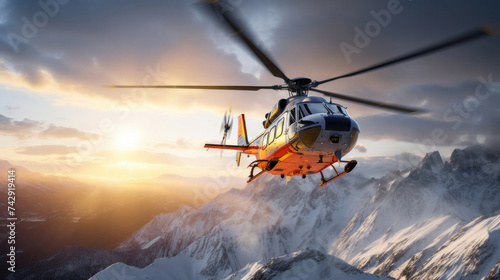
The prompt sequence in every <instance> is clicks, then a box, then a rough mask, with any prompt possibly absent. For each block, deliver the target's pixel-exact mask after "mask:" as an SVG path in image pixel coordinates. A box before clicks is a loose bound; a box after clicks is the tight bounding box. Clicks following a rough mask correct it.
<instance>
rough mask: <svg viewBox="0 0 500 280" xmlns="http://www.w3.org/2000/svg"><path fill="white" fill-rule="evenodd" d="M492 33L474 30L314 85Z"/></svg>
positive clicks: (484, 30)
mask: <svg viewBox="0 0 500 280" xmlns="http://www.w3.org/2000/svg"><path fill="white" fill-rule="evenodd" d="M494 33H495V32H494V31H493V30H491V29H489V28H481V29H476V30H474V31H472V32H469V33H466V34H463V35H461V36H458V37H455V38H453V39H451V40H448V41H445V42H442V43H439V44H436V45H433V46H430V47H427V48H424V49H421V50H419V51H416V52H412V53H409V54H407V55H403V56H400V57H397V58H395V59H392V60H389V61H386V62H382V63H379V64H375V65H373V66H370V67H366V68H363V69H360V70H358V71H354V72H351V73H348V74H344V75H341V76H337V77H334V78H330V79H327V80H323V81H319V82H316V85H321V84H324V83H328V82H331V81H334V80H338V79H341V78H347V77H352V76H356V75H359V74H363V73H366V72H369V71H373V70H376V69H379V68H383V67H386V66H389V65H392V64H396V63H399V62H402V61H405V60H409V59H412V58H415V57H417V56H421V55H426V54H429V53H432V52H435V51H439V50H442V49H445V48H448V47H452V46H455V45H458V44H461V43H465V42H467V41H470V40H473V39H477V38H479V37H482V36H486V35H494Z"/></svg>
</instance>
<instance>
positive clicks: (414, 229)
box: [95, 146, 500, 279]
mask: <svg viewBox="0 0 500 280" xmlns="http://www.w3.org/2000/svg"><path fill="white" fill-rule="evenodd" d="M499 155H500V153H494V152H491V150H488V149H487V148H485V147H482V146H477V147H472V148H468V149H465V150H456V151H455V152H454V153H453V154H452V156H451V158H450V162H447V163H443V160H442V158H441V155H440V154H439V153H438V152H434V153H430V154H427V155H426V157H425V158H424V159H423V160H422V162H421V163H420V164H419V165H418V166H417V167H415V168H414V169H413V170H404V171H394V172H391V173H389V174H387V175H386V176H384V177H382V178H381V179H366V178H361V177H359V178H357V177H356V175H355V174H349V175H346V176H343V177H342V178H339V179H338V180H335V181H334V182H332V183H331V184H329V185H327V186H325V187H322V188H320V187H318V185H317V184H318V182H317V179H318V178H316V177H315V176H308V177H307V178H306V179H302V178H292V180H291V181H290V182H288V183H287V184H286V183H285V180H283V179H281V178H279V177H277V176H267V175H263V176H262V177H260V178H259V179H257V180H255V181H254V182H252V183H250V184H248V185H247V186H246V187H245V188H244V189H233V190H230V191H229V192H226V193H223V194H220V195H219V196H217V197H216V198H215V199H214V200H213V201H211V202H209V203H208V204H206V205H204V206H202V207H200V208H198V209H195V208H183V209H180V210H179V211H176V212H173V213H169V214H162V215H159V216H157V217H156V218H154V219H153V220H152V221H151V222H150V223H148V224H146V225H145V226H144V227H143V228H142V229H141V230H139V231H137V232H136V233H135V234H134V235H132V236H131V237H130V238H129V239H128V240H127V241H126V242H125V243H123V244H122V245H121V246H120V248H122V249H129V250H140V251H141V252H143V253H144V254H148V255H154V256H156V257H157V258H158V259H157V260H156V261H155V262H154V263H153V264H151V265H150V266H148V267H145V268H143V269H140V270H139V269H131V268H129V267H125V270H127V271H130V273H132V274H131V275H133V276H134V277H137V278H136V279H142V278H144V277H146V276H147V277H154V275H157V274H155V273H159V272H161V273H162V274H161V275H162V276H165V275H169V276H170V277H174V278H175V277H180V278H178V279H221V278H225V279H269V278H270V277H271V276H272V277H273V279H290V277H292V276H296V275H299V274H297V273H299V272H300V271H301V269H302V270H304V269H305V266H304V265H309V266H311V265H313V266H314V267H315V268H316V269H314V271H313V270H311V274H310V275H311V276H310V277H305V278H304V277H302V276H300V277H302V278H300V277H299V278H298V279H331V278H339V279H350V278H349V277H351V276H352V275H356V277H355V276H352V277H351V278H352V279H364V278H363V277H366V279H376V276H374V275H368V274H362V273H363V272H361V271H359V270H357V269H353V268H352V267H351V266H349V265H347V264H345V263H344V262H343V261H345V262H348V263H349V264H350V265H352V266H354V267H357V268H358V269H362V270H363V271H364V272H368V273H374V274H376V275H378V276H390V277H395V278H401V279H409V278H412V279H413V278H414V277H415V279H429V278H433V279H434V278H446V277H447V275H453V277H457V278H460V277H466V276H471V275H472V276H473V277H472V278H470V279H479V278H480V277H479V276H481V277H486V276H487V275H488V274H491V275H493V277H499V276H500V275H498V273H497V271H499V269H498V266H500V265H499V264H498V259H499V258H500V255H499V251H498V250H497V248H500V243H499V240H498V230H499V229H498V228H499V225H498V216H499V215H500V175H499V173H500V172H499V171H500V167H499V166H500V164H499V158H500V156H499ZM478 168H479V169H478ZM311 248H314V249H311ZM456 248H459V249H460V250H455V249H456ZM462 249H463V250H462ZM293 252H295V253H293ZM334 256H335V257H334ZM337 258H341V259H342V260H343V261H341V260H340V259H337ZM460 260H467V263H466V266H467V267H465V266H464V265H463V264H462V263H461V261H460ZM181 264H182V265H181ZM495 265H496V266H495ZM178 267H180V268H182V269H181V270H182V271H183V274H182V273H181V274H182V275H178V274H176V273H177V272H175V271H174V270H175V269H177V268H178ZM174 268H175V269H174ZM306 268H307V267H306ZM343 268H345V269H343ZM120 269H121V268H120ZM298 271H299V272H298ZM110 272H111V271H110V270H109V269H108V270H107V271H104V272H103V273H100V274H98V275H96V276H98V277H96V278H95V279H105V278H101V277H105V276H106V275H109V273H110ZM302 272H303V271H302ZM106 273H108V274H106ZM290 273H292V274H290ZM451 273H452V274H451ZM158 275H159V274H158ZM304 275H305V274H304ZM476 276H478V277H479V278H475V277H476ZM141 277H142V278H141ZM359 277H361V278H359ZM150 279H155V278H150ZM176 279H177V278H176ZM493 279H494V278H493Z"/></svg>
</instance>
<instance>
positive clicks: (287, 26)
mask: <svg viewBox="0 0 500 280" xmlns="http://www.w3.org/2000/svg"><path fill="white" fill-rule="evenodd" d="M41 2H44V1H41ZM46 2H54V3H57V2H55V1H46ZM229 3H231V4H230V5H232V6H235V8H237V9H239V10H240V11H241V14H242V15H243V17H244V18H245V19H247V21H248V22H249V25H250V26H251V27H252V29H254V30H256V31H257V32H256V33H257V37H258V38H259V39H261V40H262V44H263V45H265V46H266V47H267V48H268V49H269V50H270V52H271V53H272V54H273V56H274V57H275V58H276V60H277V62H278V64H280V65H281V66H282V68H283V69H284V70H285V72H286V73H287V74H288V75H289V76H291V77H294V76H309V77H311V78H313V79H318V80H320V79H323V78H328V77H331V76H335V75H337V74H342V73H345V72H348V71H351V70H355V69H356V68H359V67H362V66H366V65H369V64H372V63H375V62H379V61H381V60H383V59H387V58H391V57H394V56H395V55H397V54H402V53H405V52H407V51H410V50H414V49H416V48H419V47H422V46H426V45H428V44H431V43H434V42H437V41H440V40H442V39H443V38H448V37H450V36H454V35H455V34H460V33H461V32H463V31H465V30H469V29H471V28H473V27H476V26H478V25H480V24H482V23H483V22H488V21H489V22H496V21H498V18H500V14H499V12H498V11H499V10H500V9H498V3H496V2H494V1H488V0H483V1H474V2H472V1H451V0H445V1H439V2H425V1H403V0H402V1H400V6H401V7H402V11H401V12H400V13H399V14H394V15H392V17H391V20H390V22H389V23H388V24H387V26H386V27H383V28H382V29H381V30H380V34H379V35H377V36H374V37H373V38H371V40H370V43H369V45H367V46H366V47H364V48H362V49H361V52H360V53H359V54H356V55H353V57H352V62H351V63H348V62H347V60H346V59H345V57H344V55H343V54H342V51H341V49H340V48H339V45H340V43H342V42H346V43H349V44H353V43H354V41H353V40H354V36H355V31H354V28H355V27H360V28H362V29H363V28H365V25H366V24H367V23H369V22H371V21H374V20H375V19H374V17H373V13H372V12H375V13H378V12H380V11H381V10H386V9H387V4H388V3H389V1H382V2H373V1H349V2H348V3H347V2H346V3H340V2H337V1H320V0H316V1H298V0H296V1H288V2H286V1H279V0H275V1H262V0H259V1H243V0H242V1H229ZM291 3H293V4H291ZM2 10H3V13H4V14H5V18H6V20H5V21H3V24H2V25H0V30H1V32H0V34H3V35H1V39H0V55H1V56H2V61H3V64H4V65H3V67H6V68H7V69H9V71H11V72H12V73H17V74H19V75H21V76H22V77H24V78H25V79H26V80H27V81H28V82H29V83H30V84H32V85H34V86H36V85H39V84H41V83H44V81H45V80H44V78H43V73H44V72H42V71H45V72H46V73H49V74H50V75H51V76H52V77H53V78H54V80H55V81H56V82H57V83H59V84H61V85H66V86H67V85H79V86H78V92H79V93H81V94H84V95H88V96H98V97H100V98H111V99H119V98H121V97H122V95H123V94H124V93H127V94H129V93H130V91H119V90H114V91H113V90H107V89H106V90H104V89H102V88H100V85H101V84H109V83H119V84H123V83H126V84H130V83H139V84H141V83H142V82H143V78H144V77H145V76H147V75H148V74H149V71H148V70H146V67H150V68H153V69H155V68H156V66H157V65H158V66H159V67H160V69H162V72H163V73H166V75H162V76H158V77H159V79H158V80H154V79H150V81H151V82H153V83H188V84H256V83H257V84H261V83H262V84H275V83H280V82H281V81H279V80H276V79H275V78H273V77H272V76H271V75H269V73H267V71H266V70H262V71H261V73H260V74H261V75H260V76H261V79H260V80H257V79H256V78H255V77H253V75H251V74H243V73H241V72H240V71H237V70H239V69H245V67H246V66H248V65H249V64H250V63H249V61H248V59H245V58H244V57H242V56H241V55H240V54H239V53H241V48H239V46H238V45H237V44H235V42H234V41H233V40H231V39H229V38H227V36H225V35H224V36H222V35H221V34H219V33H220V32H219V33H218V32H217V31H214V30H216V28H215V27H214V26H213V24H211V23H210V22H207V20H206V19H205V18H204V17H203V16H200V14H199V13H198V12H196V11H195V10H194V9H193V8H192V5H191V2H189V1H187V2H185V1H173V0H170V1H160V0H146V1H140V2H139V1H132V0H122V1H117V0H113V1H77V0H73V1H69V2H68V3H67V4H64V5H59V6H58V8H57V12H55V13H54V16H53V17H52V16H50V17H49V18H48V20H47V22H46V24H45V25H43V24H42V25H43V26H41V27H39V28H36V29H37V31H36V32H34V35H33V38H29V41H28V42H26V43H20V44H19V46H18V49H19V51H18V52H17V53H16V52H15V51H14V48H13V47H12V44H10V43H9V34H17V35H19V36H21V35H22V33H23V27H24V26H25V25H27V24H26V20H23V19H27V20H28V22H31V23H32V24H33V22H34V18H36V15H37V14H38V15H40V13H44V12H45V10H44V9H43V8H42V7H41V6H40V5H39V4H38V1H13V0H11V1H6V2H5V5H4V7H3V9H2ZM45 13H47V12H45ZM39 20H40V19H39ZM23 36H24V35H23ZM11 37H12V36H11ZM499 43H500V41H499V40H498V39H495V38H486V39H482V40H480V41H478V42H473V43H470V44H468V45H465V46H460V47H458V48H457V49H456V50H452V51H450V53H448V54H442V53H440V54H436V55H432V59H427V58H425V59H422V60H418V61H412V62H408V63H405V64H403V65H400V66H395V68H393V69H385V70H381V71H379V72H378V73H376V74H367V75H365V76H364V77H359V78H354V79H356V80H351V81H349V82H341V81H339V82H338V83H337V84H336V85H337V86H335V85H334V84H332V85H328V86H326V89H328V88H330V89H332V90H334V89H340V90H345V91H346V93H347V94H353V95H358V96H364V97H372V98H378V99H386V100H388V101H399V100H401V98H402V97H401V96H399V92H397V89H398V88H399V87H400V86H403V85H407V84H408V83H415V81H416V80H420V81H429V80H432V81H435V80H436V77H439V78H438V79H440V80H443V79H446V80H448V79H450V77H454V79H463V78H469V79H470V74H469V73H474V74H473V75H474V76H476V75H477V73H482V72H481V71H483V72H491V71H494V69H497V68H496V65H498V46H499ZM238 50H239V51H240V52H238ZM495 57H496V58H495ZM260 69H262V68H260ZM247 71H250V72H254V71H255V69H253V70H248V69H247ZM377 80H378V81H380V84H377V82H374V81H377ZM362 84H365V85H370V84H371V86H368V89H369V90H365V88H364V87H363V86H361V85H362ZM391 85H392V90H391V91H389V92H388V91H386V87H387V86H391ZM172 93H173V94H164V92H162V91H151V92H150V94H149V95H148V99H147V100H146V102H150V103H153V104H165V105H164V106H169V105H168V104H170V103H175V104H176V106H181V107H193V106H197V104H203V105H204V106H211V107H217V108H221V109H222V111H223V108H224V106H226V105H227V104H223V105H221V104H220V102H218V100H221V99H222V98H224V99H226V101H227V102H226V103H228V102H229V103H232V104H239V105H241V106H242V107H243V106H245V107H247V108H248V110H249V111H263V112H265V111H268V110H269V109H268V108H267V106H271V105H272V104H274V102H275V99H276V96H275V95H274V94H266V93H262V94H261V93H252V95H251V96H252V97H248V96H249V95H248V93H233V94H230V93H217V92H211V93H206V94H199V93H194V92H191V93H190V92H184V93H181V92H179V91H172ZM176 95H182V97H179V96H176ZM284 96H286V93H285V94H284ZM263 104H267V106H266V109H265V110H262V105H263ZM353 108H355V109H356V111H359V112H362V111H361V109H358V108H359V107H357V106H353ZM361 108H362V107H361ZM261 113H262V112H261ZM361 114H363V113H361Z"/></svg>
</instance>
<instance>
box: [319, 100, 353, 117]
mask: <svg viewBox="0 0 500 280" xmlns="http://www.w3.org/2000/svg"><path fill="white" fill-rule="evenodd" d="M325 105H326V107H328V109H330V110H332V112H333V113H334V114H344V115H346V116H348V115H349V114H347V110H346V109H345V108H344V107H343V106H341V105H338V104H334V103H325Z"/></svg>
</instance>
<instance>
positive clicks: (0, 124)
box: [0, 114, 98, 139]
mask: <svg viewBox="0 0 500 280" xmlns="http://www.w3.org/2000/svg"><path fill="white" fill-rule="evenodd" d="M0 134H1V135H7V136H14V137H16V138H19V139H26V138H35V137H37V138H41V139H48V138H51V139H61V138H78V139H89V138H90V139H92V138H97V137H98V136H97V135H95V134H91V133H87V132H83V131H80V130H78V129H76V128H71V127H64V126H56V125H54V124H48V126H47V125H46V124H45V123H44V122H40V121H34V120H30V119H27V118H25V119H24V120H22V121H16V120H14V119H12V118H8V117H6V116H4V115H1V114H0Z"/></svg>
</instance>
